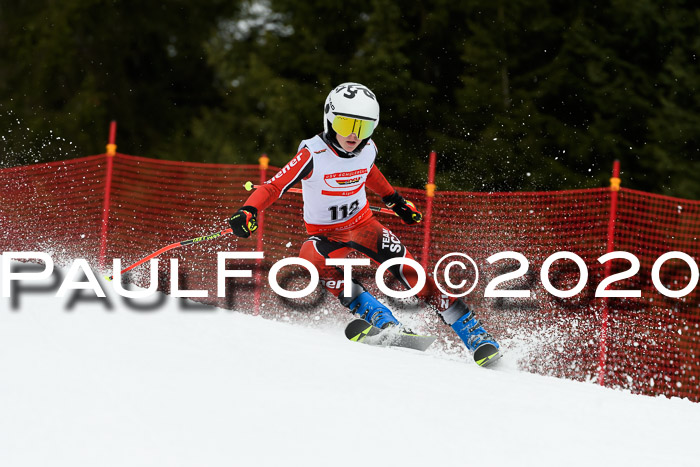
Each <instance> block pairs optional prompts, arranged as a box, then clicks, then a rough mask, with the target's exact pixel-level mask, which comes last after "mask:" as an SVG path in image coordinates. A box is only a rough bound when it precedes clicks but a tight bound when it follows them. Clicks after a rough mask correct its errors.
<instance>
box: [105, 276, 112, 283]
mask: <svg viewBox="0 0 700 467" xmlns="http://www.w3.org/2000/svg"><path fill="white" fill-rule="evenodd" d="M104 278H105V279H106V280H107V282H112V279H114V276H104Z"/></svg>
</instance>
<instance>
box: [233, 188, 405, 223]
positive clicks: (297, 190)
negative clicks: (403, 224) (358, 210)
mask: <svg viewBox="0 0 700 467" xmlns="http://www.w3.org/2000/svg"><path fill="white" fill-rule="evenodd" d="M258 187H260V185H254V184H253V182H251V181H250V180H249V181H247V182H245V183H244V184H243V188H245V189H246V191H252V190H253V188H258ZM287 191H288V192H289V193H301V192H302V190H301V188H289V189H288V190H287ZM369 209H370V210H371V211H373V212H381V213H382V214H393V215H395V216H397V215H398V214H396V213H395V212H394V211H392V210H391V209H387V208H380V207H378V206H370V207H369Z"/></svg>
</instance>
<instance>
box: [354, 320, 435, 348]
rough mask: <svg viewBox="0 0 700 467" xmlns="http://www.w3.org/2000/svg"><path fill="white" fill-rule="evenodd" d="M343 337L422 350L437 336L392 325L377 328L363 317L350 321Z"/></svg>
mask: <svg viewBox="0 0 700 467" xmlns="http://www.w3.org/2000/svg"><path fill="white" fill-rule="evenodd" d="M345 337H347V338H348V339H350V340H351V341H355V342H362V343H365V344H369V345H379V346H388V347H405V348H407V349H415V350H420V351H424V350H425V349H427V348H428V347H430V344H432V343H433V342H435V339H437V337H435V336H424V335H420V334H415V333H413V332H411V331H409V330H407V329H402V328H396V327H392V328H389V329H379V328H378V327H376V326H372V325H371V324H369V323H368V322H367V321H365V320H363V319H359V318H358V319H355V320H353V321H351V322H350V323H349V324H348V325H347V327H346V328H345Z"/></svg>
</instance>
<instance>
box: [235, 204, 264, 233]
mask: <svg viewBox="0 0 700 467" xmlns="http://www.w3.org/2000/svg"><path fill="white" fill-rule="evenodd" d="M228 224H229V225H230V226H231V230H233V233H234V234H236V235H238V236H239V237H243V238H248V237H250V233H251V232H255V231H256V230H258V210H257V209H256V208H254V207H253V206H243V207H242V208H241V209H239V210H238V211H236V212H235V213H234V214H233V216H231V218H230V219H229V220H228Z"/></svg>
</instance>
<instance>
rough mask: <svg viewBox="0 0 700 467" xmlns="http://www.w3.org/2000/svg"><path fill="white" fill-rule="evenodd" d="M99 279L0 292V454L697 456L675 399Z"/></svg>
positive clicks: (39, 457) (88, 462) (351, 459)
mask: <svg viewBox="0 0 700 467" xmlns="http://www.w3.org/2000/svg"><path fill="white" fill-rule="evenodd" d="M103 285H104V287H105V291H106V292H107V294H108V298H107V299H106V300H105V299H100V300H97V299H94V298H93V299H92V300H86V299H85V297H86V296H89V295H90V293H87V292H84V291H81V292H80V297H82V298H81V299H80V300H77V299H76V297H75V296H73V295H72V294H68V296H67V297H66V298H57V297H56V294H55V290H54V291H48V292H47V291H31V290H30V291H27V290H23V291H21V292H19V293H17V294H15V296H14V298H0V465H2V466H8V467H21V466H52V467H58V466H70V467H76V466H91V467H92V466H100V467H106V466H129V467H136V466H148V467H153V466H208V467H213V466H226V467H230V466H280V465H285V466H344V465H348V466H359V465H362V466H365V465H386V466H392V465H401V466H412V465H417V466H429V465H435V466H441V467H443V466H466V465H469V466H563V465H567V466H590V465H595V466H607V465H625V466H654V467H658V466H660V465H674V466H697V465H700V443H698V435H699V433H700V404H697V403H693V402H690V401H688V400H681V399H667V398H664V397H658V398H652V397H647V396H641V395H633V394H629V393H626V392H622V391H616V390H612V389H607V388H602V387H599V386H596V385H594V384H593V383H580V382H573V381H566V380H561V379H556V378H552V377H544V376H538V375H534V374H529V373H524V372H521V371H518V370H517V368H516V367H515V365H513V364H512V362H510V361H509V359H508V354H507V353H506V355H505V357H504V358H503V359H502V360H501V362H499V364H498V365H497V366H496V367H495V368H493V369H483V368H479V367H477V366H476V365H475V364H474V363H473V361H467V360H463V359H457V358H456V357H454V356H447V355H445V354H442V353H440V352H438V351H435V350H431V349H429V350H428V351H427V352H425V353H420V352H416V351H411V350H405V349H389V348H376V347H370V346H366V345H363V344H357V343H353V342H350V341H347V340H346V339H345V337H344V336H343V332H342V327H337V328H335V327H325V328H319V327H304V326H301V325H299V324H290V323H284V322H275V321H270V320H265V319H262V318H260V317H255V316H250V315H247V314H244V313H240V312H231V311H227V310H220V309H215V308H208V309H202V308H196V309H195V308H193V306H192V305H191V304H190V303H189V302H186V301H182V299H174V298H172V297H162V296H161V297H160V299H162V300H163V301H162V302H160V303H159V304H158V305H157V306H153V307H150V309H146V310H140V311H139V310H136V309H134V308H133V307H131V306H127V305H126V304H125V303H124V301H123V300H122V298H121V297H118V296H116V295H115V294H114V292H113V291H111V288H110V287H109V286H108V285H106V284H104V283H103ZM158 298H159V297H156V296H153V297H150V298H149V299H144V301H151V302H155V301H157V300H158ZM338 312H340V311H338Z"/></svg>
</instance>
